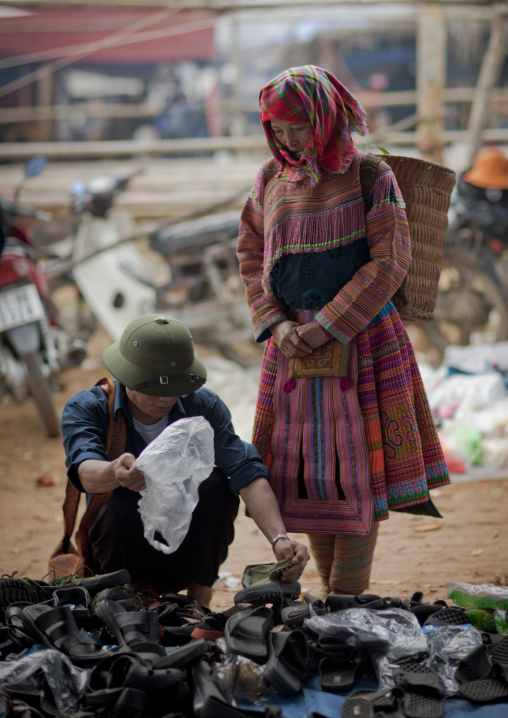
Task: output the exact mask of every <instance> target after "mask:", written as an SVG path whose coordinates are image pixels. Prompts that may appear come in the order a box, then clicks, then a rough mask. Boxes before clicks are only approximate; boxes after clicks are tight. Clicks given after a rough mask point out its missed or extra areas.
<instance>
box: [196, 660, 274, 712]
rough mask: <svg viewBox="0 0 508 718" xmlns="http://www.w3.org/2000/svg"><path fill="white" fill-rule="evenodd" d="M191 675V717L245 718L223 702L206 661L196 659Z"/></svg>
mask: <svg viewBox="0 0 508 718" xmlns="http://www.w3.org/2000/svg"><path fill="white" fill-rule="evenodd" d="M191 675H192V683H193V687H194V690H193V698H192V709H193V715H195V716H197V718H246V716H247V714H246V713H244V712H243V711H241V710H240V709H239V708H236V707H234V706H231V705H229V703H226V702H225V700H224V697H223V695H222V693H221V692H220V691H219V689H218V688H217V686H216V685H215V683H214V682H213V680H212V667H211V665H210V664H209V663H208V662H207V661H204V660H203V659H202V658H198V660H197V661H195V662H194V663H193V664H192V666H191ZM260 715H263V714H260Z"/></svg>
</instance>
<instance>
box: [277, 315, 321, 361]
mask: <svg viewBox="0 0 508 718" xmlns="http://www.w3.org/2000/svg"><path fill="white" fill-rule="evenodd" d="M316 323H317V322H316ZM301 328H302V325H301V324H298V322H292V321H290V320H289V319H286V320H285V321H282V322H277V324H273V325H272V326H271V327H270V331H271V333H272V337H273V338H274V340H275V343H276V344H277V346H278V347H279V349H280V350H281V352H282V353H283V354H284V356H286V357H287V358H288V359H294V358H295V357H304V356H307V354H312V349H313V347H312V346H311V345H310V344H307V342H306V341H305V340H304V339H303V338H301V336H300V335H299V333H298V331H297V330H298V329H301ZM325 341H326V340H325ZM323 343H324V342H323ZM317 346H320V345H319V344H318V345H317Z"/></svg>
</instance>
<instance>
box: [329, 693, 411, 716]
mask: <svg viewBox="0 0 508 718" xmlns="http://www.w3.org/2000/svg"><path fill="white" fill-rule="evenodd" d="M402 695H403V694H402V691H401V690H399V689H398V688H384V689H381V690H378V691H357V692H356V693H353V694H352V695H350V696H347V698H346V700H345V702H344V704H343V706H342V713H341V718H371V717H375V716H390V718H404V716H403V713H402V711H400V710H399V701H400V698H401V697H402Z"/></svg>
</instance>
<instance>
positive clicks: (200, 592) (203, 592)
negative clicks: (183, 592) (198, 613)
mask: <svg viewBox="0 0 508 718" xmlns="http://www.w3.org/2000/svg"><path fill="white" fill-rule="evenodd" d="M187 598H190V599H191V601H196V603H197V604H199V605H200V606H203V607H204V608H210V601H211V600H212V589H211V588H210V586H202V585H201V584H199V583H191V585H190V586H189V588H188V589H187Z"/></svg>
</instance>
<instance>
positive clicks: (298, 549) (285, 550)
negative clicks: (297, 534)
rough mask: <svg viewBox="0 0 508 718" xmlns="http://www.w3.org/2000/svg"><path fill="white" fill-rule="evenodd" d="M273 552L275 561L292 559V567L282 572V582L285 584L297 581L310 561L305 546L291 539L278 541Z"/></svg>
mask: <svg viewBox="0 0 508 718" xmlns="http://www.w3.org/2000/svg"><path fill="white" fill-rule="evenodd" d="M273 552H274V554H275V558H276V559H277V561H282V560H284V559H285V558H291V557H292V558H293V565H292V566H291V568H287V569H286V570H285V571H284V573H283V574H282V580H283V581H285V582H287V583H293V582H294V581H298V579H299V578H300V576H301V575H302V573H303V570H304V568H305V566H306V565H307V563H308V562H309V560H310V555H309V551H308V549H307V546H305V545H304V544H303V543H298V541H293V540H292V539H279V540H278V541H277V543H276V544H275V546H274V549H273Z"/></svg>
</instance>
